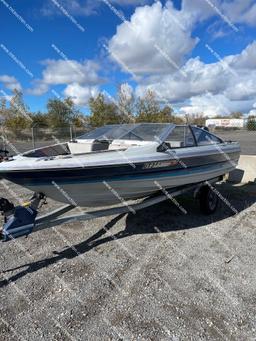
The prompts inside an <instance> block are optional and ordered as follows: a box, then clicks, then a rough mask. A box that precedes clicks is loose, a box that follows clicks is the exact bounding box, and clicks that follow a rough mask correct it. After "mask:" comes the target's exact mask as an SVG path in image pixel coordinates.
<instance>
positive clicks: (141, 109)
mask: <svg viewBox="0 0 256 341" xmlns="http://www.w3.org/2000/svg"><path fill="white" fill-rule="evenodd" d="M159 112H160V107H159V104H158V103H157V100H156V95H155V93H154V92H153V91H151V90H148V91H147V92H146V94H145V96H144V97H140V98H139V99H138V101H137V115H136V121H137V122H158V114H159Z"/></svg>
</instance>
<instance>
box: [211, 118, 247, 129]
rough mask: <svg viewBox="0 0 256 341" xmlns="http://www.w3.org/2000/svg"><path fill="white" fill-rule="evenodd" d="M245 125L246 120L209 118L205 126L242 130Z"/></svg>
mask: <svg viewBox="0 0 256 341" xmlns="http://www.w3.org/2000/svg"><path fill="white" fill-rule="evenodd" d="M246 123H247V119H246V118H210V119H208V120H206V122H205V125H206V126H207V127H209V128H216V127H221V128H244V127H245V126H246Z"/></svg>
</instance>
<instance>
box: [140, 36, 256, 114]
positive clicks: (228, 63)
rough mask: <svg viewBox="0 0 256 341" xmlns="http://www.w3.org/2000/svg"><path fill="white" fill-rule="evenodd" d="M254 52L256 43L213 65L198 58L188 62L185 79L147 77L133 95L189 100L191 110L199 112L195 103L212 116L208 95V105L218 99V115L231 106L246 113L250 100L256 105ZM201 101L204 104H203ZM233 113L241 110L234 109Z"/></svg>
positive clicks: (180, 75)
mask: <svg viewBox="0 0 256 341" xmlns="http://www.w3.org/2000/svg"><path fill="white" fill-rule="evenodd" d="M255 49H256V42H254V43H252V44H250V45H248V46H247V48H246V49H244V50H243V51H242V52H241V54H239V55H233V56H228V57H225V58H223V60H220V61H218V62H216V63H212V64H205V63H203V62H202V61H201V60H200V59H199V57H197V58H193V59H189V60H188V61H187V62H186V64H185V65H184V66H183V67H182V68H181V70H182V71H183V72H184V73H185V74H186V75H187V76H186V77H184V76H183V74H182V73H181V72H179V71H177V72H176V73H174V74H167V75H158V76H154V77H149V78H147V79H146V80H144V84H141V85H139V86H138V87H137V89H136V93H137V95H139V96H141V95H143V94H144V93H145V91H146V90H147V89H148V88H150V89H152V90H154V91H155V92H156V93H159V94H161V97H162V98H160V99H166V100H168V101H172V102H178V101H185V100H187V99H189V98H191V101H190V102H191V105H192V106H193V108H192V110H199V108H197V106H198V107H200V106H199V105H197V104H198V102H195V99H196V100H199V101H200V104H203V107H204V110H205V111H206V110H207V109H206V107H207V105H209V110H210V112H211V103H210V101H209V98H208V97H209V96H207V94H208V93H210V99H211V101H215V100H214V99H213V98H214V97H215V98H216V99H217V101H218V100H219V99H220V102H219V103H220V107H219V111H221V112H222V114H225V110H224V107H223V105H225V106H227V108H231V109H232V108H233V103H234V104H235V105H237V106H238V107H239V108H243V110H247V111H248V110H249V109H250V107H249V106H250V105H252V101H253V99H254V101H255V98H256V86H255V85H256V68H255V66H254V63H255ZM202 99H204V100H205V101H206V102H205V103H206V104H204V103H202ZM243 103H244V105H243ZM214 107H216V103H215V104H214ZM187 109H188V108H187ZM231 109H230V110H231ZM233 109H234V110H236V111H237V110H240V109H238V108H237V109H235V107H234V108H233ZM228 110H229V109H228ZM228 110H227V112H226V113H228ZM201 111H202V109H201Z"/></svg>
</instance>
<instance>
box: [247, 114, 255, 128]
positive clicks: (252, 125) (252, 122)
mask: <svg viewBox="0 0 256 341" xmlns="http://www.w3.org/2000/svg"><path fill="white" fill-rule="evenodd" d="M247 129H248V130H251V131H255V130H256V118H255V117H254V116H250V117H249V118H248V121H247Z"/></svg>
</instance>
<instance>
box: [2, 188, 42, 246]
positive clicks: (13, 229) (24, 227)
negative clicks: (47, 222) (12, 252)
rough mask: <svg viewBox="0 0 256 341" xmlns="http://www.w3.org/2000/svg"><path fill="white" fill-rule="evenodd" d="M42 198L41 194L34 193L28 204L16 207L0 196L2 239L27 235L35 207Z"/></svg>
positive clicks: (31, 226) (30, 230)
mask: <svg viewBox="0 0 256 341" xmlns="http://www.w3.org/2000/svg"><path fill="white" fill-rule="evenodd" d="M43 198H44V195H43V194H35V195H34V196H33V197H32V199H31V202H29V204H28V205H24V206H21V205H20V206H16V207H15V206H14V205H13V204H12V203H11V202H10V201H8V200H7V199H5V198H0V211H1V213H2V215H3V216H4V225H3V229H2V231H1V239H2V240H3V241H8V240H10V239H13V238H17V237H21V236H24V235H25V236H27V235H29V234H30V233H31V232H32V230H33V227H34V224H35V219H36V216H37V209H38V207H39V204H40V201H41V200H42V199H43Z"/></svg>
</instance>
